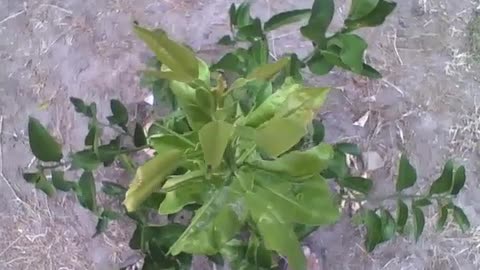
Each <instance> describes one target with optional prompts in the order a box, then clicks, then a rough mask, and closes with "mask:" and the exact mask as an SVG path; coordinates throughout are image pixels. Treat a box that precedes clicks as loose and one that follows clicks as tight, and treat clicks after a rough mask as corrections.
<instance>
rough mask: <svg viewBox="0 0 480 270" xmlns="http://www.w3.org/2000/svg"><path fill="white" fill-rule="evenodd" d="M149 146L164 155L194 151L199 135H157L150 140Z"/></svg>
mask: <svg viewBox="0 0 480 270" xmlns="http://www.w3.org/2000/svg"><path fill="white" fill-rule="evenodd" d="M148 140H149V144H150V145H151V146H152V147H153V148H154V149H155V151H157V153H159V154H162V153H163V152H168V151H170V150H179V151H181V152H185V151H187V150H188V149H193V148H194V147H195V144H194V143H193V142H192V141H194V142H195V143H196V142H198V135H197V133H190V134H183V135H178V136H177V135H164V134H161V135H155V136H152V137H150V138H148Z"/></svg>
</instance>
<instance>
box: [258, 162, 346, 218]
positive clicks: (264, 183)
mask: <svg viewBox="0 0 480 270" xmlns="http://www.w3.org/2000/svg"><path fill="white" fill-rule="evenodd" d="M282 178H283V179H282ZM288 180H290V178H289V177H286V176H284V175H281V174H267V173H263V174H259V173H258V172H257V174H256V178H255V183H256V185H255V187H254V189H253V191H252V192H249V193H250V197H251V198H255V201H256V202H257V205H260V204H261V205H262V206H263V207H267V208H268V209H269V211H270V212H273V213H274V215H276V216H278V217H281V219H282V220H283V221H284V222H289V223H300V224H307V225H326V224H333V223H335V222H336V221H337V220H338V218H339V211H338V206H337V204H336V202H335V201H334V199H333V196H332V194H331V192H330V188H329V186H328V183H327V181H326V180H325V179H324V178H323V177H321V176H318V175H317V176H312V177H310V178H308V179H305V180H303V181H301V182H290V181H288ZM251 211H252V209H251Z"/></svg>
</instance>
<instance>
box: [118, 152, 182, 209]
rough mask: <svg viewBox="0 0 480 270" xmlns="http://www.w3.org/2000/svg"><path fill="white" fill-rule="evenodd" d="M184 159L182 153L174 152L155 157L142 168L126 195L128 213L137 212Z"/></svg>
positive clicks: (139, 169)
mask: <svg viewBox="0 0 480 270" xmlns="http://www.w3.org/2000/svg"><path fill="white" fill-rule="evenodd" d="M182 159H183V158H182V153H181V152H179V151H177V150H172V151H169V152H165V153H163V154H162V155H158V156H155V157H153V158H152V159H150V160H149V161H147V162H146V163H145V164H143V165H142V166H140V167H139V168H138V169H137V172H136V174H135V178H134V179H133V181H132V182H131V184H130V186H129V188H128V191H127V193H126V195H125V200H124V202H123V204H124V205H125V207H126V208H127V211H128V212H131V211H135V210H136V209H137V208H138V207H139V206H140V205H141V204H142V203H143V202H144V201H145V200H146V199H147V198H148V197H149V196H150V195H151V194H152V193H153V192H154V191H155V190H156V189H158V188H160V187H161V186H162V185H163V184H164V183H165V178H166V177H167V176H168V175H169V174H171V173H172V172H173V171H175V170H176V169H177V168H178V166H180V164H181V162H182Z"/></svg>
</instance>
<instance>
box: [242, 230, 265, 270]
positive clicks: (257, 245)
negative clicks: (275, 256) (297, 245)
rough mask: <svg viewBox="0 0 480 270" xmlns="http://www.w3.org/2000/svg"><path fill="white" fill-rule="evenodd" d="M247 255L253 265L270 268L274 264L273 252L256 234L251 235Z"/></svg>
mask: <svg viewBox="0 0 480 270" xmlns="http://www.w3.org/2000/svg"><path fill="white" fill-rule="evenodd" d="M245 257H246V258H247V260H248V261H249V262H251V263H252V265H256V266H258V267H260V268H262V267H263V268H265V269H270V268H271V266H272V252H270V251H268V250H267V249H266V248H265V245H263V243H262V242H261V241H260V239H259V238H258V237H257V236H255V235H250V239H249V240H248V247H247V250H246V254H245Z"/></svg>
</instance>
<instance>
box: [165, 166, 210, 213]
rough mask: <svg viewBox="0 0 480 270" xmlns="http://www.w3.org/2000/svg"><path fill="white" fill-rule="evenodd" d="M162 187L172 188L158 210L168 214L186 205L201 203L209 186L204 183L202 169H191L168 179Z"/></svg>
mask: <svg viewBox="0 0 480 270" xmlns="http://www.w3.org/2000/svg"><path fill="white" fill-rule="evenodd" d="M202 180H203V181H202ZM163 189H165V190H170V189H173V190H172V191H169V192H167V194H166V195H165V199H164V200H163V201H162V203H161V204H160V207H159V208H158V212H159V213H160V214H161V215H169V214H174V213H177V212H178V211H180V210H182V209H183V207H184V206H186V205H189V204H192V203H203V200H204V199H205V195H207V194H206V193H207V191H208V190H209V187H208V185H206V184H205V179H204V172H203V171H192V172H188V173H186V174H184V175H181V176H174V177H172V178H170V179H168V180H167V181H166V182H165V185H164V186H163Z"/></svg>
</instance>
